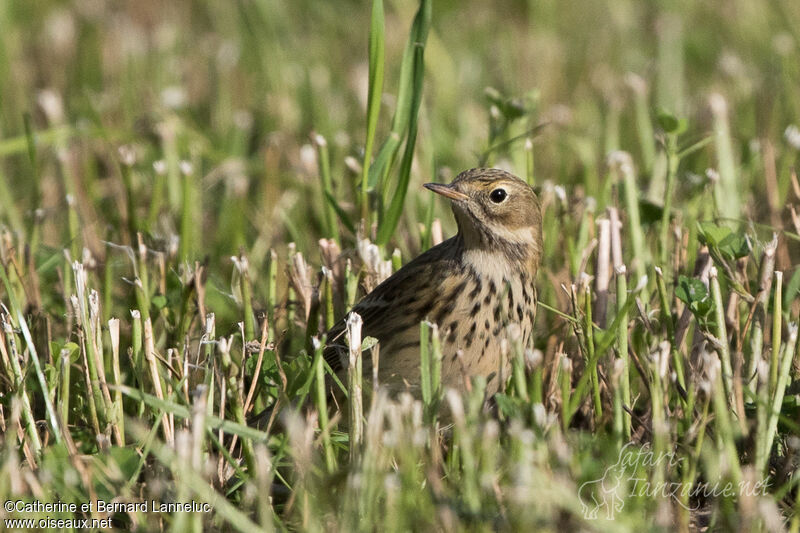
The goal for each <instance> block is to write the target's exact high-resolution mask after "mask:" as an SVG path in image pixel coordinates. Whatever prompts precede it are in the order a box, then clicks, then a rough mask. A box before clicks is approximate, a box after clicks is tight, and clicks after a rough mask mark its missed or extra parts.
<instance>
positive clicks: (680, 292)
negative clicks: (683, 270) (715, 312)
mask: <svg viewBox="0 0 800 533" xmlns="http://www.w3.org/2000/svg"><path fill="white" fill-rule="evenodd" d="M675 296H677V297H678V299H680V300H681V301H682V302H684V303H685V304H686V305H687V306H688V307H689V310H690V311H691V312H692V314H694V315H695V316H697V317H699V318H704V317H705V316H706V315H707V314H708V313H709V312H710V311H711V308H712V307H713V302H712V300H711V295H710V294H709V292H708V287H706V286H705V284H704V283H703V282H702V281H700V280H699V279H697V278H689V277H687V276H683V275H681V276H679V277H678V286H677V287H676V288H675Z"/></svg>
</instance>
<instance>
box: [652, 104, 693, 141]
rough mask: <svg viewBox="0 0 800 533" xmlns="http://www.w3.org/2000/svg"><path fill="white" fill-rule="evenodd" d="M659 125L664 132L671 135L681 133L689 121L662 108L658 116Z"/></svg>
mask: <svg viewBox="0 0 800 533" xmlns="http://www.w3.org/2000/svg"><path fill="white" fill-rule="evenodd" d="M656 121H657V122H658V125H659V127H661V129H662V130H664V133H667V134H670V135H680V134H681V133H683V132H685V131H686V129H687V128H688V125H689V123H688V122H687V120H686V119H685V118H678V117H676V116H675V115H673V114H672V113H669V112H668V111H665V110H663V109H662V110H661V111H659V112H658V115H657V117H656Z"/></svg>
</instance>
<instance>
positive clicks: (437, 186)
mask: <svg viewBox="0 0 800 533" xmlns="http://www.w3.org/2000/svg"><path fill="white" fill-rule="evenodd" d="M425 188H426V189H429V190H431V191H433V192H435V193H436V194H441V195H442V196H446V197H448V198H450V199H451V200H460V201H463V200H469V196H467V195H466V194H464V193H463V192H458V191H457V190H455V189H454V188H453V187H452V186H450V185H442V184H441V183H426V184H425Z"/></svg>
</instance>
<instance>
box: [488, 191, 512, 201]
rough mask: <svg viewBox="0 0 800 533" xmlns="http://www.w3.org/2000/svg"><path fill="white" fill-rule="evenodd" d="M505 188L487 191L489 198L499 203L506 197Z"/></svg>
mask: <svg viewBox="0 0 800 533" xmlns="http://www.w3.org/2000/svg"><path fill="white" fill-rule="evenodd" d="M506 196H508V195H507V194H506V190H505V189H495V190H493V191H492V192H490V193H489V199H491V200H492V201H493V202H494V203H496V204H499V203H500V202H502V201H503V200H505V199H506Z"/></svg>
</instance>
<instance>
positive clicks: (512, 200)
mask: <svg viewBox="0 0 800 533" xmlns="http://www.w3.org/2000/svg"><path fill="white" fill-rule="evenodd" d="M425 187H426V188H428V189H430V190H432V191H433V192H436V193H438V194H441V195H442V196H445V197H447V198H449V199H450V200H451V201H452V206H453V213H454V214H455V216H456V222H457V223H458V231H459V233H460V234H461V237H462V238H463V240H464V245H465V248H467V249H475V248H478V249H482V250H485V251H488V252H492V251H498V252H503V253H505V254H506V255H508V256H509V258H511V259H517V260H520V261H526V262H528V261H532V262H534V263H535V264H536V265H538V262H539V257H540V256H541V250H542V213H541V209H540V207H539V198H538V197H537V196H536V193H535V192H534V191H533V189H532V188H531V186H530V185H528V184H527V183H525V182H524V181H522V180H521V179H519V178H518V177H516V176H514V175H513V174H510V173H509V172H506V171H504V170H500V169H496V168H473V169H471V170H466V171H464V172H462V173H461V174H459V175H458V176H457V177H456V179H455V180H453V182H452V183H450V184H449V185H443V184H438V183H426V184H425Z"/></svg>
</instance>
